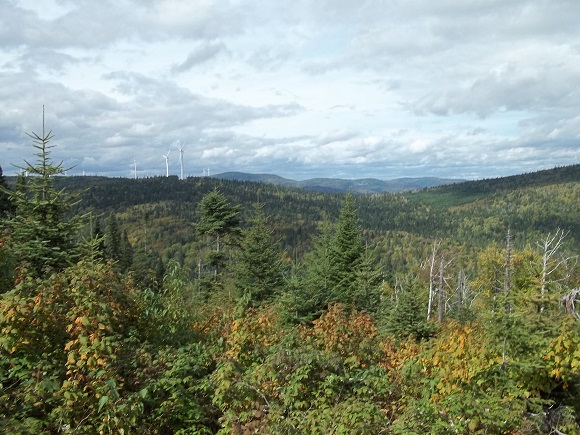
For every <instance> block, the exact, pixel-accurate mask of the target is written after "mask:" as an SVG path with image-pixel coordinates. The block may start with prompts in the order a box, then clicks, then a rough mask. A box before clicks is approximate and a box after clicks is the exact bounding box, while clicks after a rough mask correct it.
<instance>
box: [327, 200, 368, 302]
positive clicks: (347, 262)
mask: <svg viewBox="0 0 580 435" xmlns="http://www.w3.org/2000/svg"><path fill="white" fill-rule="evenodd" d="M356 213H357V210H356V208H355V206H354V198H353V196H352V194H350V193H348V194H347V195H346V198H345V201H344V205H343V206H342V208H341V210H340V216H339V218H338V225H337V228H336V233H335V234H334V238H333V241H332V245H331V249H330V258H331V262H332V268H333V274H332V281H333V282H332V287H333V289H332V299H333V300H334V301H336V302H342V303H351V302H352V301H353V294H354V293H356V292H357V288H356V286H357V271H359V270H360V267H361V263H362V260H363V256H364V247H363V244H362V239H361V228H360V224H359V221H358V218H357V215H356Z"/></svg>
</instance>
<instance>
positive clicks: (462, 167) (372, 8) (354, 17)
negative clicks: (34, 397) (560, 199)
mask: <svg viewBox="0 0 580 435" xmlns="http://www.w3.org/2000/svg"><path fill="white" fill-rule="evenodd" d="M578 16H580V3H579V2H577V1H576V0H559V1H552V2H548V1H545V0H513V1H509V2H506V1H502V0H473V1H469V2H457V1H454V0H442V1H436V2H434V1H429V0H406V1H396V2H385V1H381V0H356V1H355V0H322V1H318V2H312V1H310V0H298V1H296V2H282V1H279V0H273V1H269V2H258V1H257V0H194V1H190V0H122V1H119V2H113V1H111V0H104V1H102V2H94V1H88V0H75V1H73V0H47V1H46V2H42V5H40V4H39V2H36V1H32V0H7V1H5V2H2V3H1V4H0V59H2V60H0V100H1V101H2V105H1V106H0V149H2V153H1V155H0V159H1V161H0V165H2V166H3V168H5V172H6V173H10V170H7V169H6V167H8V166H9V165H8V163H9V162H12V163H19V162H21V161H22V159H23V158H27V159H29V158H30V156H31V155H32V153H33V150H32V148H31V147H30V146H29V142H28V138H27V137H26V135H25V134H24V133H25V132H27V131H33V130H34V131H37V130H38V129H39V125H40V113H41V107H42V105H43V104H44V105H45V106H46V114H47V115H46V116H47V119H46V121H47V125H48V126H49V128H51V129H53V131H54V133H55V135H56V138H55V141H56V142H57V143H58V145H59V146H58V147H57V149H58V151H57V152H56V153H57V154H58V156H59V157H60V158H63V159H65V160H67V161H68V160H72V161H75V162H79V167H78V171H79V172H80V171H82V170H85V171H86V172H87V173H109V174H111V175H124V176H129V175H131V164H132V160H133V158H138V160H139V162H138V165H139V167H140V168H141V169H140V170H139V173H140V174H146V173H147V174H152V175H155V174H162V173H164V161H163V159H162V158H161V154H163V153H166V152H167V149H168V148H169V147H171V146H173V144H174V143H175V142H176V141H177V140H182V141H185V143H188V147H187V154H186V163H187V165H186V169H187V170H186V173H190V174H196V175H199V174H201V173H203V170H204V169H202V168H207V167H208V166H212V167H213V168H215V170H213V169H212V172H213V173H215V172H216V171H217V170H218V169H221V170H224V171H225V170H232V169H233V167H235V170H244V168H246V169H247V170H251V171H254V172H276V173H279V174H281V175H284V176H289V177H295V178H300V177H306V176H325V175H337V174H341V175H342V176H347V177H353V176H355V175H356V176H360V175H362V174H364V175H367V176H376V177H380V178H389V177H393V176H417V175H439V176H449V175H453V176H456V177H477V176H482V177H483V176H486V177H488V176H494V175H507V174H509V173H513V172H523V171H529V170H533V169H534V168H536V167H537V168H544V167H549V166H555V165H561V164H569V163H574V162H578V161H579V160H580V151H579V147H578V139H579V133H578V131H580V121H579V118H578V113H579V108H580V93H579V91H578V90H577V86H576V85H577V83H576V82H577V77H578V76H579V74H580V30H579V28H578V26H577V17H578ZM170 167H176V166H175V165H173V166H171V164H170ZM349 174H352V175H350V176H349Z"/></svg>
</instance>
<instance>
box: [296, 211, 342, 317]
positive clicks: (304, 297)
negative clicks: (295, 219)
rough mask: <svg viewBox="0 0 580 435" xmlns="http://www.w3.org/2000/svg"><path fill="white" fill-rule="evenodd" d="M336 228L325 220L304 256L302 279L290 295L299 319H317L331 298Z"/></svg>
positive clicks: (334, 278)
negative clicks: (310, 249) (310, 248)
mask: <svg viewBox="0 0 580 435" xmlns="http://www.w3.org/2000/svg"><path fill="white" fill-rule="evenodd" d="M334 232H335V226H334V225H333V224H332V223H331V222H330V221H329V220H328V219H325V220H324V221H322V223H321V224H320V227H319V235H318V236H317V237H316V238H315V239H314V247H313V249H312V251H310V252H309V253H308V254H306V255H305V256H304V259H303V266H302V268H301V269H302V270H300V271H299V273H300V279H299V280H298V282H296V283H295V285H294V287H295V289H294V291H293V292H292V294H288V295H287V299H288V306H289V311H290V312H291V313H293V314H294V317H295V318H296V320H298V321H302V322H304V321H305V322H309V321H312V320H314V319H315V318H317V317H318V316H319V315H320V314H321V313H322V312H323V310H325V309H326V308H327V306H328V303H329V302H330V301H331V300H332V292H333V288H334V285H335V283H336V277H335V274H334V272H335V269H334V267H333V263H332V257H331V249H332V241H333V237H334Z"/></svg>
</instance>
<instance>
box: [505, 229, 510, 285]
mask: <svg viewBox="0 0 580 435" xmlns="http://www.w3.org/2000/svg"><path fill="white" fill-rule="evenodd" d="M511 267H512V233H511V230H510V229H509V228H508V231H507V237H506V252H505V283H504V291H505V294H506V295H509V293H510V288H511V273H512V270H511Z"/></svg>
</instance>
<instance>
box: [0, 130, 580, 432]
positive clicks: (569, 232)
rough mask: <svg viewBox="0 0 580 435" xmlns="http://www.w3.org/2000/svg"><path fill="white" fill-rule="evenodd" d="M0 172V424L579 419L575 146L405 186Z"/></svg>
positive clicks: (188, 427)
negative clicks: (569, 154)
mask: <svg viewBox="0 0 580 435" xmlns="http://www.w3.org/2000/svg"><path fill="white" fill-rule="evenodd" d="M29 136H30V140H31V141H32V145H31V146H32V147H34V150H35V160H34V161H31V162H28V161H25V162H23V163H22V166H21V167H20V169H21V175H19V176H18V177H4V176H2V173H1V170H0V328H1V334H0V365H1V369H0V430H1V431H2V432H3V433H7V434H28V433H35V434H44V433H46V434H58V433H70V434H112V433H114V434H117V433H123V434H251V433H261V434H424V433H432V434H447V433H449V434H458V433H459V434H471V433H476V434H477V433H479V434H574V433H580V265H579V262H578V252H579V248H580V207H579V204H580V165H579V164H575V165H570V166H564V167H559V168H553V169H550V170H545V171H539V172H533V173H527V174H521V175H516V176H511V177H504V178H496V179H485V180H478V181H469V182H462V183H457V184H449V185H446V186H439V187H434V188H427V189H422V190H417V191H411V192H402V193H372V194H355V193H346V194H343V193H325V192H316V191H308V190H303V189H300V188H293V187H284V186H276V185H271V184H265V183H258V182H251V181H235V180H225V179H215V178H210V177H190V178H187V179H184V180H180V179H178V178H177V177H154V178H144V179H125V178H106V177H85V176H83V177H80V176H77V177H68V176H66V175H65V174H66V172H67V170H68V168H66V167H64V166H63V164H62V163H61V162H57V161H54V160H53V159H52V158H51V151H52V149H53V147H54V146H55V145H54V144H53V135H52V132H46V131H45V128H44V125H43V127H42V131H41V133H31V134H29Z"/></svg>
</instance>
